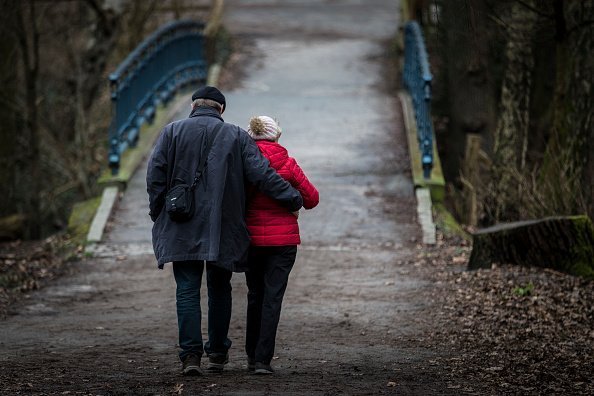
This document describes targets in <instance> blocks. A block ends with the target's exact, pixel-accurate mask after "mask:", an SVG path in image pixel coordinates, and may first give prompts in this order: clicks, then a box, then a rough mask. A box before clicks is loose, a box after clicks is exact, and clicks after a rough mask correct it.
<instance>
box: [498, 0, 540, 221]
mask: <svg viewBox="0 0 594 396" xmlns="http://www.w3.org/2000/svg"><path fill="white" fill-rule="evenodd" d="M533 8H534V1H533V0H525V1H523V2H513V3H512V5H511V9H510V12H509V14H508V15H507V16H506V17H505V21H504V22H505V24H506V28H507V29H506V30H507V35H508V41H507V45H506V49H505V59H506V61H507V65H506V68H505V73H504V78H503V83H502V88H501V102H500V115H499V121H498V124H497V128H496V130H495V140H494V148H493V165H494V167H493V175H492V186H491V188H490V194H492V199H493V202H492V203H491V205H490V208H489V212H490V213H491V216H492V217H493V218H494V220H500V219H502V218H506V217H507V218H509V217H512V218H513V217H516V216H515V212H516V210H517V208H516V207H515V206H516V205H517V198H518V191H517V188H518V186H514V181H513V173H514V172H515V171H518V170H519V171H522V170H523V169H524V168H525V166H526V151H527V147H528V122H529V109H530V106H529V105H530V102H529V101H530V92H531V87H532V69H533V67H534V59H533V54H532V37H533V33H534V30H535V24H536V20H537V14H536V13H535V12H534V11H533Z"/></svg>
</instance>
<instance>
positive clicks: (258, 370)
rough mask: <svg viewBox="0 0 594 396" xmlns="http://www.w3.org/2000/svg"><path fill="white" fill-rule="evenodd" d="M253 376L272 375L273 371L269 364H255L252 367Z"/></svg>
mask: <svg viewBox="0 0 594 396" xmlns="http://www.w3.org/2000/svg"><path fill="white" fill-rule="evenodd" d="M254 374H274V370H273V369H272V367H270V365H269V364H265V363H260V362H256V364H255V366H254Z"/></svg>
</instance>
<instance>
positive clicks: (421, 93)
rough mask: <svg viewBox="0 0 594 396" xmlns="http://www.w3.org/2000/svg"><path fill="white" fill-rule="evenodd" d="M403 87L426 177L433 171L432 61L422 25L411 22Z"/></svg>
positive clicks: (405, 50) (406, 39) (406, 46)
mask: <svg viewBox="0 0 594 396" xmlns="http://www.w3.org/2000/svg"><path fill="white" fill-rule="evenodd" d="M404 40H405V49H404V71H403V79H404V86H405V88H406V89H407V90H408V92H409V94H410V96H411V98H412V102H413V107H414V111H415V120H416V122H417V140H418V143H419V150H420V152H421V162H422V166H423V176H424V177H425V178H426V179H429V178H430V177H431V170H432V169H433V122H432V121H431V82H432V79H433V77H432V76H431V72H430V70H429V61H428V57H427V51H426V50H425V42H424V40H423V35H422V33H421V28H420V27H419V24H418V23H417V22H415V21H410V22H408V23H407V24H406V27H405V39H404Z"/></svg>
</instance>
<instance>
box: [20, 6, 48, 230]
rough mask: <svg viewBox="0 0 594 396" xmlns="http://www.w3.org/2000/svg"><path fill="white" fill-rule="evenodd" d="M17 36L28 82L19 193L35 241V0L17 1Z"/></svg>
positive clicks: (37, 202) (37, 178)
mask: <svg viewBox="0 0 594 396" xmlns="http://www.w3.org/2000/svg"><path fill="white" fill-rule="evenodd" d="M16 3H17V4H15V11H16V24H17V26H16V34H17V37H18V43H19V49H20V53H21V58H22V64H23V77H24V82H25V106H26V109H25V125H26V128H25V131H24V132H25V134H24V136H25V139H24V143H25V144H24V145H22V147H21V149H22V150H23V153H25V155H24V161H25V162H26V168H27V169H28V172H27V173H28V174H27V175H26V176H27V177H26V178H25V179H24V180H21V181H20V183H22V189H21V193H20V194H19V195H20V197H21V198H22V199H23V201H24V202H25V211H26V214H27V216H28V222H27V223H28V224H27V231H26V238H28V239H35V238H39V237H40V236H41V202H40V194H39V192H40V190H41V186H40V181H41V180H42V178H41V173H40V166H39V160H40V155H39V121H38V93H37V86H38V76H39V30H38V26H37V15H36V8H35V2H34V1H33V0H29V1H22V2H16Z"/></svg>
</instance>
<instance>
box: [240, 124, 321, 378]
mask: <svg viewBox="0 0 594 396" xmlns="http://www.w3.org/2000/svg"><path fill="white" fill-rule="evenodd" d="M247 131H248V133H249V134H250V136H251V137H252V138H253V139H254V140H256V144H257V145H258V147H259V149H260V151H261V152H262V154H263V155H264V157H266V158H267V159H268V160H269V161H270V166H271V167H272V168H274V169H275V170H276V172H277V173H278V174H279V175H280V176H281V177H283V178H284V179H285V180H287V181H288V182H289V183H290V184H291V185H292V186H293V187H294V188H295V189H297V190H298V191H299V192H300V193H301V196H302V197H303V207H304V208H305V209H312V208H314V207H315V206H316V205H317V204H318V202H319V194H318V190H317V189H316V188H315V187H314V185H313V184H312V183H311V182H310V181H309V180H308V179H307V177H306V176H305V174H304V173H303V171H302V170H301V168H300V167H299V165H298V164H297V161H295V159H294V158H292V157H289V154H288V152H287V150H286V149H285V148H284V147H283V146H281V145H280V144H279V143H278V139H279V138H280V136H281V129H280V127H279V126H278V123H277V122H276V121H275V120H273V119H272V118H270V117H267V116H258V117H253V118H252V119H251V120H250V124H249V127H248V129H247ZM247 196H248V205H247V217H246V221H247V227H248V231H249V233H250V238H251V247H250V252H249V257H248V268H249V269H248V271H247V272H246V275H245V276H246V281H247V286H248V307H247V326H246V344H245V351H246V353H247V357H248V369H249V370H254V371H255V373H256V374H272V373H273V372H274V370H273V369H272V367H271V366H270V362H271V361H272V357H273V356H274V347H275V339H276V330H277V327H278V322H279V319H280V312H281V306H282V302H283V296H284V294H285V290H286V288H287V282H288V279H289V273H290V272H291V269H292V268H293V264H294V263H295V258H296V255H297V245H299V244H300V243H301V239H300V236H299V225H298V223H297V218H298V215H299V213H298V212H294V213H291V212H288V211H287V209H286V208H285V207H283V206H282V205H280V204H278V203H277V202H276V201H274V200H273V199H271V198H269V197H268V196H266V195H264V194H263V193H260V192H258V191H257V190H255V189H251V188H250V191H248V195H247Z"/></svg>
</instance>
